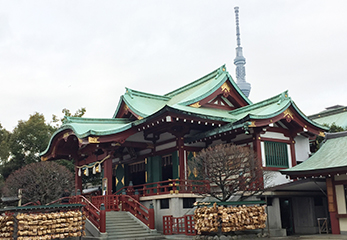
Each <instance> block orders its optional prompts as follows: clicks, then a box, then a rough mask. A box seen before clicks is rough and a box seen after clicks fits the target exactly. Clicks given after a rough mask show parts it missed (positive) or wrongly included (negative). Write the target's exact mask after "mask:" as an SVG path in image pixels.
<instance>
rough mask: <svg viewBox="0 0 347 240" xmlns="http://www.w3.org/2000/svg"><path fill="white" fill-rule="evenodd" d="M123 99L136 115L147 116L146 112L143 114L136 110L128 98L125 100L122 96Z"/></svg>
mask: <svg viewBox="0 0 347 240" xmlns="http://www.w3.org/2000/svg"><path fill="white" fill-rule="evenodd" d="M122 97H123V96H122ZM123 101H124V103H125V104H126V105H127V106H128V107H129V109H130V110H131V111H132V112H133V113H135V114H136V115H138V116H140V117H142V118H145V117H147V114H144V113H142V112H140V111H139V110H137V109H136V108H135V107H134V106H133V105H131V103H130V102H129V101H128V100H126V98H124V97H123Z"/></svg>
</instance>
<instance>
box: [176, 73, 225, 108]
mask: <svg viewBox="0 0 347 240" xmlns="http://www.w3.org/2000/svg"><path fill="white" fill-rule="evenodd" d="M221 76H222V78H221V79H220V80H218V81H219V83H218V84H216V85H215V87H214V88H212V89H210V90H209V91H208V92H204V93H203V94H202V95H200V96H198V97H196V98H194V99H190V100H188V101H185V102H180V103H179V104H180V105H184V106H187V105H190V104H193V103H195V102H198V101H200V100H202V99H204V98H205V97H207V96H209V95H210V94H211V92H214V91H216V90H217V89H218V88H220V86H222V85H223V83H224V82H225V80H227V79H228V77H227V75H225V74H223V75H221V74H220V75H217V76H216V80H217V79H218V78H220V77H221Z"/></svg>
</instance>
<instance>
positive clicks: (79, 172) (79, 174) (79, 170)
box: [78, 168, 82, 177]
mask: <svg viewBox="0 0 347 240" xmlns="http://www.w3.org/2000/svg"><path fill="white" fill-rule="evenodd" d="M81 172H82V171H81V169H80V168H79V169H78V176H79V177H80V176H81Z"/></svg>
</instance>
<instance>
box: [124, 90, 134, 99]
mask: <svg viewBox="0 0 347 240" xmlns="http://www.w3.org/2000/svg"><path fill="white" fill-rule="evenodd" d="M125 94H128V95H129V97H131V98H134V97H133V95H132V90H131V89H130V88H127V87H126V88H125Z"/></svg>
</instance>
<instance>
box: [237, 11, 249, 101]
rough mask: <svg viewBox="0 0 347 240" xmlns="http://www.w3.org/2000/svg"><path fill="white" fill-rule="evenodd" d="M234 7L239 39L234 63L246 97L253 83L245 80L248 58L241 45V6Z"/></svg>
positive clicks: (239, 82) (238, 80)
mask: <svg viewBox="0 0 347 240" xmlns="http://www.w3.org/2000/svg"><path fill="white" fill-rule="evenodd" d="M234 9H235V19H236V41H237V47H236V58H235V59H234V64H235V65H236V80H237V85H238V86H239V88H240V89H241V91H242V92H243V94H245V95H246V97H248V96H249V93H250V91H251V84H250V83H248V82H246V80H245V76H246V71H245V64H246V59H245V58H244V56H243V54H242V47H241V39H240V27H239V7H235V8H234Z"/></svg>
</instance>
